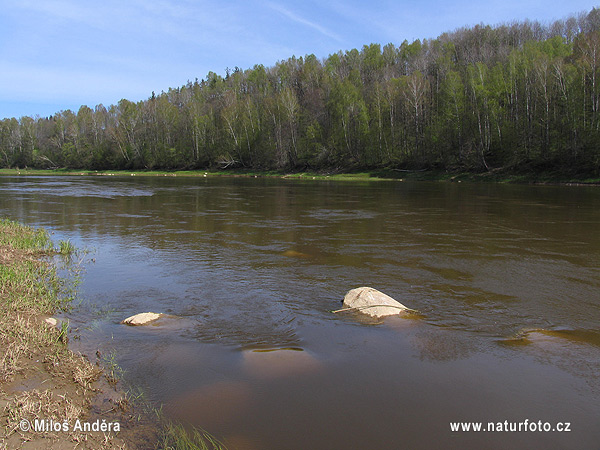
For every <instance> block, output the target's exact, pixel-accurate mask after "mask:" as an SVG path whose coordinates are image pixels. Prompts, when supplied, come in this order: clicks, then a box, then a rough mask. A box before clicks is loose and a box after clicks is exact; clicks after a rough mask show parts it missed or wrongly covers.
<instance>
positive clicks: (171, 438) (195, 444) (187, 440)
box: [158, 422, 225, 450]
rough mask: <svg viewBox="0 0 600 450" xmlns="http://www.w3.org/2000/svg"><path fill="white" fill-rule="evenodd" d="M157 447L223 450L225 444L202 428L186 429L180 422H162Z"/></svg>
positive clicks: (174, 449)
mask: <svg viewBox="0 0 600 450" xmlns="http://www.w3.org/2000/svg"><path fill="white" fill-rule="evenodd" d="M158 448H161V449H165V450H225V446H224V445H223V444H222V443H221V442H219V441H218V440H217V439H216V438H214V437H213V436H211V435H210V434H209V433H207V432H206V431H204V430H201V429H198V428H196V427H190V428H189V430H188V429H186V428H185V427H184V426H183V425H181V424H174V423H172V422H167V423H165V424H163V428H162V430H161V435H160V440H159V443H158Z"/></svg>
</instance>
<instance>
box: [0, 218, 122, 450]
mask: <svg viewBox="0 0 600 450" xmlns="http://www.w3.org/2000/svg"><path fill="white" fill-rule="evenodd" d="M57 253H59V252H57V251H55V250H54V249H53V246H52V243H51V242H50V239H49V238H48V235H47V234H46V233H45V232H44V231H43V230H35V229H32V228H29V227H24V226H21V225H19V224H17V223H14V222H10V221H6V220H0V401H1V404H3V405H4V407H3V408H1V409H0V430H1V431H0V450H2V449H5V448H6V449H8V448H21V447H22V446H23V445H24V443H27V445H28V447H27V448H56V449H63V448H81V449H97V448H98V449H106V450H108V449H124V448H125V445H124V443H123V441H122V439H120V438H115V436H114V435H113V434H112V433H89V432H87V433H85V432H80V431H72V430H69V431H68V432H54V431H52V430H50V431H44V432H42V431H34V430H30V431H27V432H23V431H22V430H21V429H20V428H19V424H20V421H21V420H23V419H27V420H29V421H30V422H31V423H33V422H34V421H35V420H36V419H38V420H40V419H43V420H45V421H49V420H53V421H57V422H61V423H63V422H64V421H67V422H68V423H69V424H70V425H71V426H72V424H73V423H74V422H75V421H76V420H77V419H84V418H89V417H88V416H89V409H90V401H91V399H92V398H93V397H94V395H95V394H96V392H97V389H95V388H94V386H93V384H94V382H95V381H96V380H97V379H98V378H99V377H100V375H101V373H102V372H101V370H100V369H99V368H98V367H96V366H94V365H92V364H91V363H90V362H89V361H88V360H87V359H86V358H84V357H83V356H81V355H78V354H75V353H73V352H72V351H70V350H69V348H68V347H67V345H66V341H67V339H66V336H67V332H68V327H66V326H64V327H62V328H61V329H60V330H59V329H58V328H56V327H54V326H51V325H48V324H47V323H45V322H44V319H45V318H46V317H47V315H48V314H51V313H53V312H54V311H56V309H58V308H61V307H62V306H65V301H67V300H66V297H65V295H64V288H65V283H64V280H61V279H59V277H58V276H57V274H56V270H55V268H54V266H53V265H52V264H50V261H49V259H48V257H49V256H51V255H55V254H57ZM37 379H44V381H43V382H39V383H38V382H37V381H36V380H37ZM46 382H47V383H46ZM31 385H33V386H34V387H31ZM41 385H43V387H42V386H41ZM18 386H25V387H24V388H22V387H18ZM15 387H17V388H15ZM49 443H50V446H49ZM38 444H39V445H38Z"/></svg>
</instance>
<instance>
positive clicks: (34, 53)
mask: <svg viewBox="0 0 600 450" xmlns="http://www.w3.org/2000/svg"><path fill="white" fill-rule="evenodd" d="M594 6H596V4H595V3H594V2H589V1H580V0H571V1H570V2H565V1H564V0H560V1H558V0H556V1H555V0H545V1H542V0H519V1H516V0H491V1H484V2H481V1H479V2H470V1H466V0H458V1H455V0H447V1H440V0H421V1H408V0H401V1H390V0H370V1H363V0H349V1H341V0H340V1H313V0H303V1H297V2H293V1H290V0H285V1H282V0H246V1H240V0H229V1H223V0H220V1H216V0H177V1H176V0H102V1H98V0H93V1H88V0H0V118H3V117H20V116H22V115H29V116H35V115H38V114H39V115H40V116H48V115H51V114H53V113H55V112H57V111H60V110H65V109H72V110H74V111H77V110H78V109H79V106H80V105H82V104H86V105H88V106H90V107H94V106H95V105H97V104H99V103H102V104H104V105H105V106H108V105H110V104H114V103H117V102H118V101H119V100H120V99H121V98H127V99H129V100H132V101H138V100H142V99H146V98H148V97H149V96H150V95H151V93H152V91H155V92H156V93H159V92H161V91H163V90H167V89H168V88H169V87H177V86H181V85H183V84H185V83H186V82H187V80H194V79H195V78H198V79H202V78H204V77H205V76H206V74H207V73H208V72H209V71H213V72H216V73H219V74H221V75H223V74H224V73H225V68H226V67H230V68H233V67H235V66H238V67H241V68H242V69H246V68H249V67H252V66H254V65H255V64H258V63H260V64H264V65H266V66H272V65H274V64H275V63H276V62H277V61H279V60H282V59H287V58H288V57H290V56H292V55H296V56H304V55H306V54H310V53H314V54H315V55H316V56H317V57H319V58H323V57H326V56H328V55H329V54H331V53H334V52H336V51H338V50H348V49H351V48H361V47H362V46H363V45H364V44H369V43H373V42H377V43H380V44H382V45H385V44H387V43H389V42H392V43H394V44H396V45H399V44H400V43H402V41H404V40H405V39H406V40H408V41H409V42H410V41H412V40H414V39H417V38H419V39H422V38H435V37H437V36H438V35H439V34H441V33H442V32H444V31H452V30H454V29H456V28H459V27H462V26H469V25H475V24H477V23H484V24H491V25H494V24H498V23H501V22H510V21H513V20H524V19H527V18H528V19H531V20H540V21H542V22H550V21H553V20H555V19H562V18H564V17H565V16H567V15H569V14H571V13H579V12H582V11H586V12H587V11H589V10H591V8H592V7H594Z"/></svg>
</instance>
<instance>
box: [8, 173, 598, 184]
mask: <svg viewBox="0 0 600 450" xmlns="http://www.w3.org/2000/svg"><path fill="white" fill-rule="evenodd" d="M2 175H5V176H7V175H12V176H14V175H24V176H26V175H32V176H44V175H52V176H56V175H71V176H73V175H75V176H148V177H168V176H171V177H245V178H291V179H299V180H337V181H390V180H396V181H445V182H473V183H481V182H492V183H509V184H543V185H600V177H594V176H589V175H586V174H578V173H571V174H565V173H560V172H535V171H523V172H521V173H514V172H508V171H502V170H492V171H489V172H464V171H457V172H448V171H435V170H428V171H423V170H398V169H378V170H365V171H350V172H341V171H329V172H327V171H321V172H311V171H304V172H286V171H257V170H244V169H227V170H175V171H164V170H146V171H139V170H138V171H131V170H73V169H0V176H2Z"/></svg>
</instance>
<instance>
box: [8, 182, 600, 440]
mask: <svg viewBox="0 0 600 450" xmlns="http://www.w3.org/2000/svg"><path fill="white" fill-rule="evenodd" d="M0 216H7V217H9V218H11V219H14V220H19V221H21V222H24V223H26V224H28V225H34V226H43V227H46V228H47V229H48V230H49V231H51V232H52V233H53V239H54V240H55V241H56V242H58V240H65V239H69V240H71V241H72V242H73V243H74V244H75V245H76V246H77V247H79V248H85V249H88V250H89V251H90V253H89V254H88V256H87V258H86V261H87V262H86V263H85V264H84V269H85V270H84V272H83V274H82V283H81V285H80V286H79V301H80V302H78V303H79V305H78V306H77V307H76V308H75V309H74V310H73V311H71V312H69V313H68V314H66V317H68V318H69V320H70V321H71V328H72V329H73V330H76V331H75V332H76V333H78V334H79V335H80V336H81V338H80V339H79V341H78V342H77V344H76V345H77V346H78V348H80V349H82V351H84V352H86V353H88V354H90V355H92V354H94V353H95V351H96V350H99V351H100V352H101V354H102V355H104V356H105V358H106V355H109V357H110V359H114V361H115V362H116V363H118V364H119V366H120V367H121V368H122V369H123V370H124V374H123V378H124V379H125V381H126V382H127V383H130V384H132V385H135V386H138V387H140V388H141V389H142V391H143V392H144V395H145V398H146V399H147V400H148V401H149V402H150V403H151V404H152V405H154V406H159V405H163V410H164V411H165V413H166V414H167V415H168V416H169V417H170V418H172V419H174V420H178V421H182V422H185V423H190V424H192V425H196V426H200V427H203V428H204V429H206V430H208V431H209V432H211V433H212V434H214V435H215V436H217V437H218V438H219V439H221V440H222V441H224V442H225V443H226V444H227V445H228V446H229V448H230V449H240V450H250V449H290V450H295V449H403V448H407V449H429V448H461V449H471V448H472V449H476V448H486V449H505V448H517V449H518V448H547V449H552V448H557V449H558V448H561V449H562V448H573V449H575V448H577V449H588V448H589V449H597V448H598V445H599V444H598V443H599V442H600V427H599V426H598V424H599V423H600V188H597V187H577V186H511V185H497V184H467V183H461V184H457V183H426V182H420V183H408V182H400V181H394V182H330V181H319V180H306V181H302V180H288V179H262V178H258V179H246V178H176V177H106V176H105V177H91V176H88V177H1V178H0ZM359 286H371V287H374V288H376V289H378V290H380V291H382V292H384V293H386V294H388V295H390V296H392V297H394V298H395V299H397V300H398V301H400V302H401V303H403V304H405V305H406V306H408V307H410V308H414V309H416V310H418V311H419V314H416V315H413V316H412V317H408V318H400V319H398V318H390V319H386V320H383V321H377V320H372V319H366V318H364V317H361V316H360V314H357V313H348V312H342V313H332V312H331V311H332V310H336V309H339V308H341V303H340V302H341V300H342V298H343V296H344V294H345V293H346V292H347V291H348V290H349V289H352V288H355V287H359ZM146 311H153V312H161V313H166V314H168V317H166V318H163V319H160V320H159V321H158V322H156V323H155V324H154V325H152V326H147V327H127V326H124V325H120V324H119V322H120V321H121V320H123V319H124V318H126V317H128V316H130V315H132V314H136V313H139V312H146ZM525 420H527V421H528V422H527V423H528V424H529V425H528V427H529V428H528V429H529V430H531V429H532V426H531V423H532V422H535V423H536V426H538V425H539V421H541V422H542V425H544V424H545V423H546V422H548V423H549V426H551V427H552V428H556V426H557V424H558V423H559V422H562V423H569V424H570V425H569V429H570V430H571V431H569V432H557V431H555V432H552V431H551V432H547V433H546V432H539V431H524V429H525V428H522V430H523V431H521V432H505V431H502V432H491V431H488V432H479V433H477V432H458V431H452V430H451V423H452V422H463V421H468V422H483V427H484V428H485V427H488V422H493V423H494V424H497V423H498V422H502V425H503V426H505V425H504V422H505V421H507V426H508V427H509V428H510V426H511V423H515V424H516V425H514V426H516V427H518V423H519V422H521V423H524V422H525ZM559 426H560V425H559ZM522 427H524V425H522Z"/></svg>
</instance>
